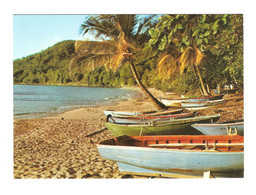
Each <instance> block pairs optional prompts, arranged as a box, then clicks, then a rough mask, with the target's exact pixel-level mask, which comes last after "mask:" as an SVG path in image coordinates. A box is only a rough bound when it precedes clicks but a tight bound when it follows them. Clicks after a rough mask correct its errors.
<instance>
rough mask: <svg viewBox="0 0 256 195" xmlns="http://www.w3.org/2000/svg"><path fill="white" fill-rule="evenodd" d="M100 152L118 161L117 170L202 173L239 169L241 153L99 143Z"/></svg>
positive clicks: (109, 158)
mask: <svg viewBox="0 0 256 195" xmlns="http://www.w3.org/2000/svg"><path fill="white" fill-rule="evenodd" d="M98 150H99V152H100V155H101V156H102V157H104V158H105V159H108V160H112V161H116V162H118V165H119V169H120V171H123V172H134V173H144V174H147V173H155V174H156V173H158V174H161V173H162V174H163V173H165V174H187V175H202V174H203V173H204V172H205V171H210V172H212V173H226V172H237V171H242V170H243V168H244V153H243V152H211V151H209V152H204V151H179V150H172V149H165V150H163V149H157V148H141V147H129V146H106V145H98Z"/></svg>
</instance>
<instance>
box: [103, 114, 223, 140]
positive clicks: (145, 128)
mask: <svg viewBox="0 0 256 195" xmlns="http://www.w3.org/2000/svg"><path fill="white" fill-rule="evenodd" d="M219 118H220V114H217V115H211V116H200V117H192V118H182V119H173V120H169V121H153V122H150V123H139V124H125V123H121V124H120V123H119V124H117V123H112V122H106V123H105V124H106V127H107V128H108V129H109V130H110V131H111V132H112V133H113V134H114V135H115V136H116V137H118V136H122V135H128V136H142V135H200V134H202V133H201V132H199V131H197V130H195V129H194V128H193V127H191V125H192V124H195V123H209V122H216V121H217V120H218V119H219Z"/></svg>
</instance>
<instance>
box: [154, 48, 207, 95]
mask: <svg viewBox="0 0 256 195" xmlns="http://www.w3.org/2000/svg"><path fill="white" fill-rule="evenodd" d="M203 58H204V54H203V53H202V52H201V51H200V50H199V49H198V48H197V47H195V46H194V47H187V48H186V49H185V50H184V51H183V52H182V53H181V52H180V50H179V49H178V48H177V47H174V46H172V47H169V48H168V50H166V51H164V52H163V53H162V54H161V55H160V58H159V62H158V64H157V67H158V74H159V77H160V78H162V79H163V80H164V79H168V78H170V77H171V76H172V75H173V74H174V73H175V72H177V71H178V72H180V74H183V73H184V70H185V69H187V68H188V67H192V68H193V71H194V73H195V74H196V75H197V76H198V78H199V81H200V83H201V87H202V91H203V93H204V95H206V96H207V95H210V94H209V93H208V91H207V90H206V88H205V85H204V82H203V79H202V76H201V72H200V69H199V65H200V62H201V61H202V59H203Z"/></svg>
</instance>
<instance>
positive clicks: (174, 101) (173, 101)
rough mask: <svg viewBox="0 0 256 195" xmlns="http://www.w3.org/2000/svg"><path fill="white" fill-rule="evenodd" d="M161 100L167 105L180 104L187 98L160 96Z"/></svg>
mask: <svg viewBox="0 0 256 195" xmlns="http://www.w3.org/2000/svg"><path fill="white" fill-rule="evenodd" d="M159 100H160V101H161V102H162V103H163V104H164V105H166V106H180V103H181V102H186V101H187V100H186V99H170V98H162V97H159Z"/></svg>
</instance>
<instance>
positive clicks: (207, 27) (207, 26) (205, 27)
mask: <svg viewBox="0 0 256 195" xmlns="http://www.w3.org/2000/svg"><path fill="white" fill-rule="evenodd" d="M202 28H203V29H209V28H210V24H208V23H205V24H203V26H202Z"/></svg>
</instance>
